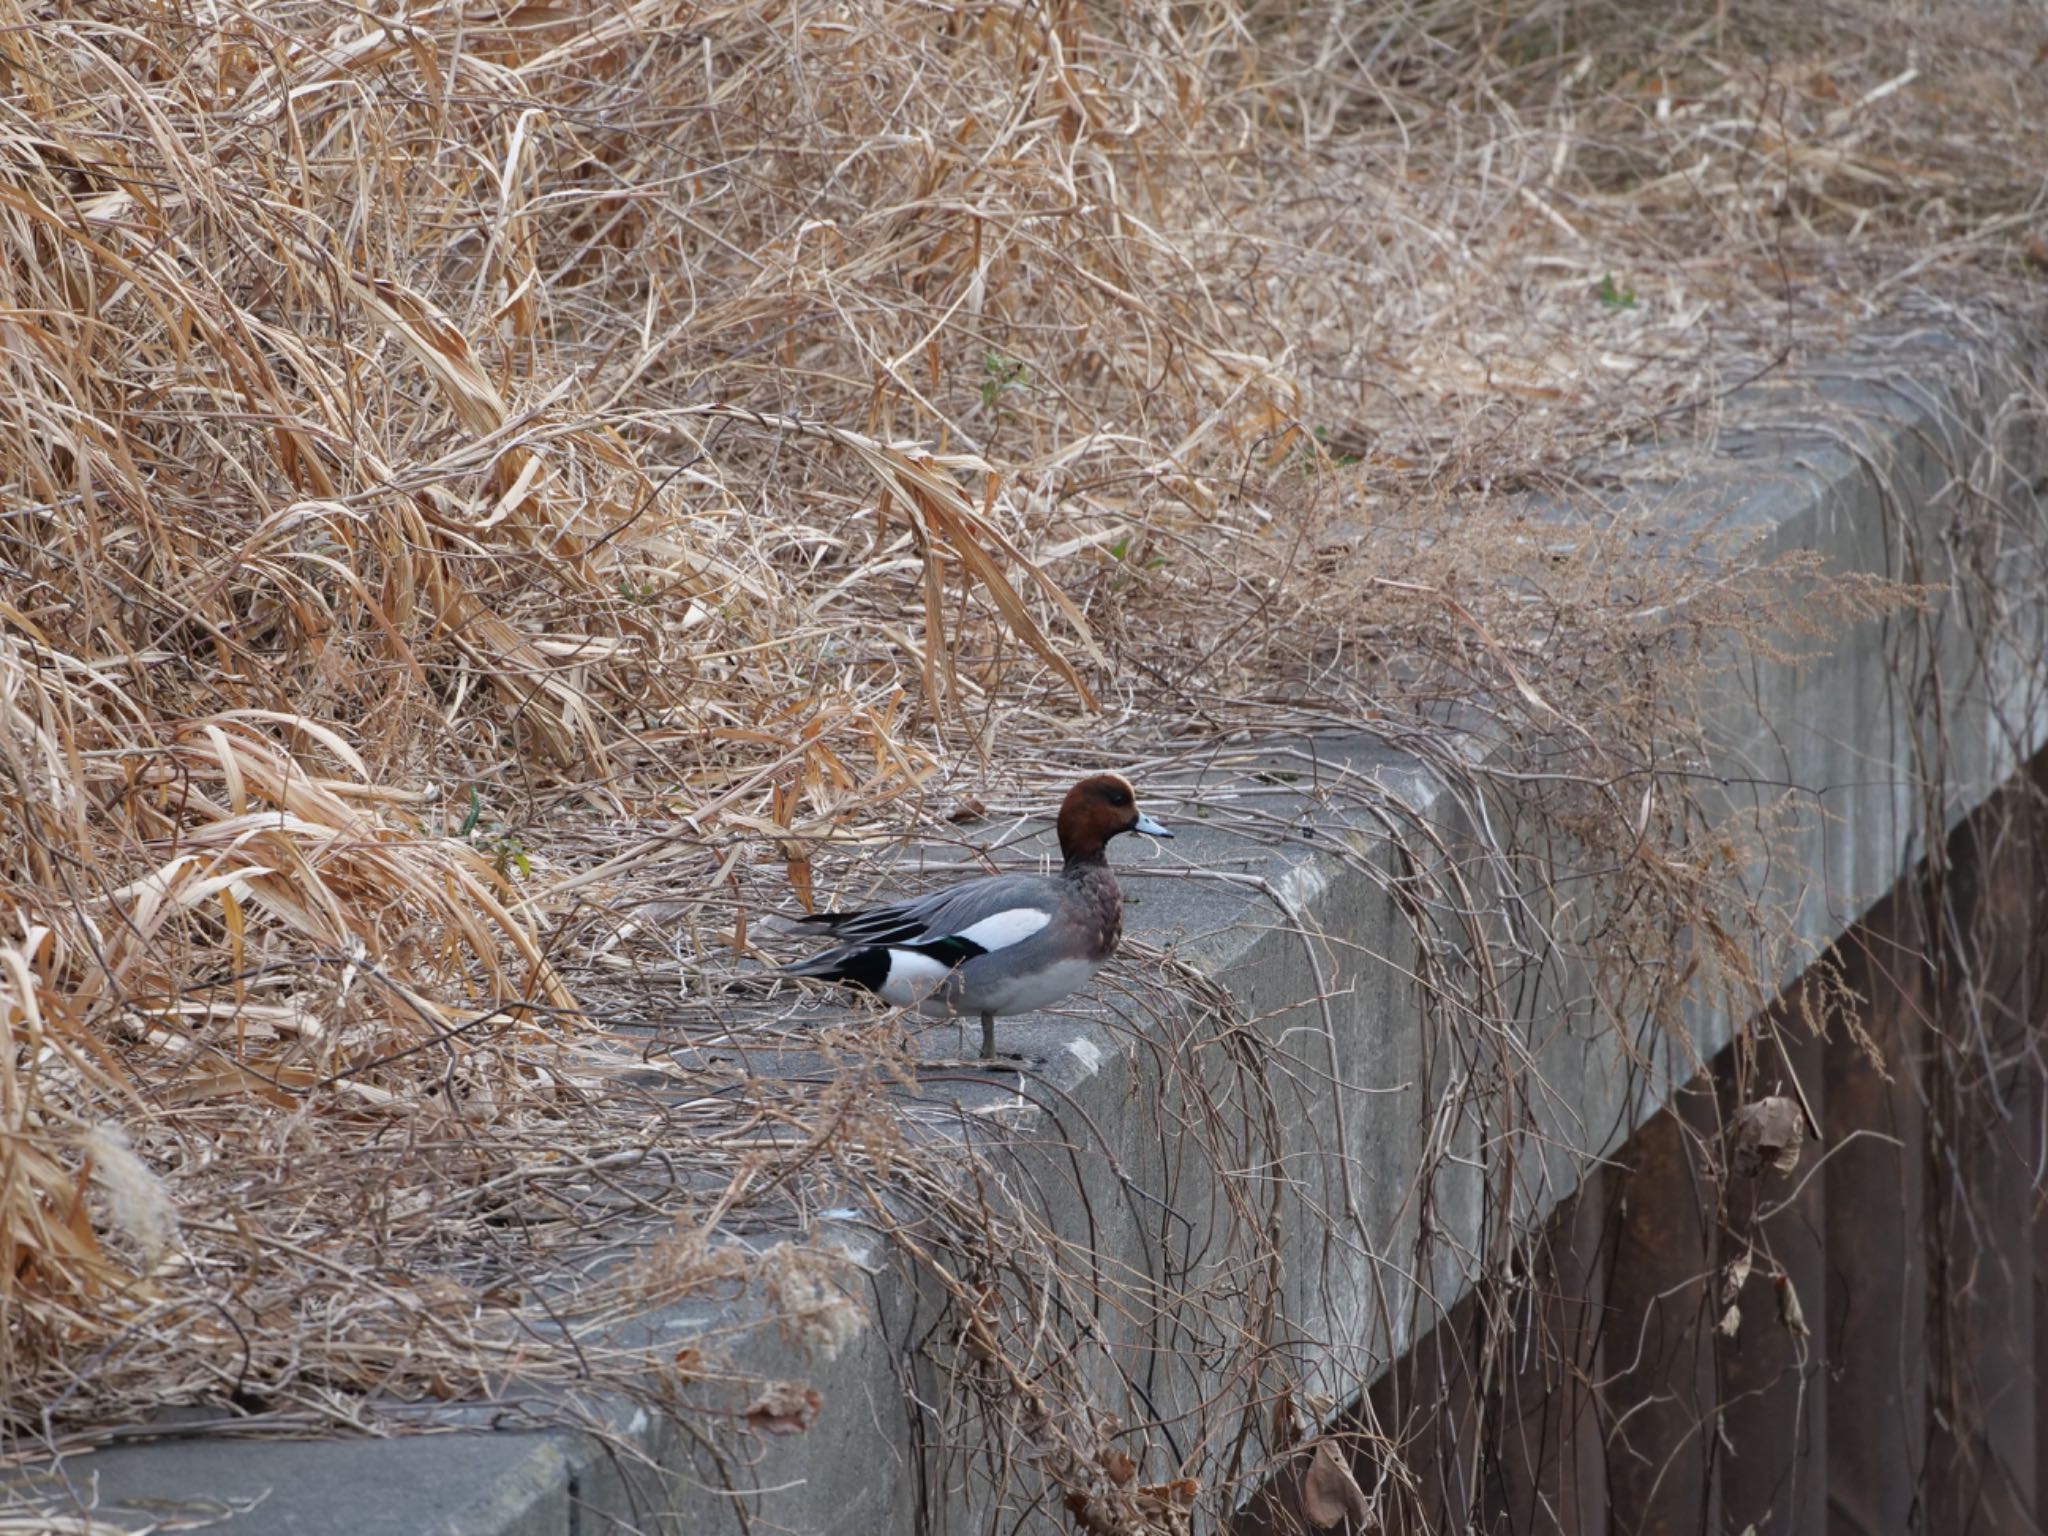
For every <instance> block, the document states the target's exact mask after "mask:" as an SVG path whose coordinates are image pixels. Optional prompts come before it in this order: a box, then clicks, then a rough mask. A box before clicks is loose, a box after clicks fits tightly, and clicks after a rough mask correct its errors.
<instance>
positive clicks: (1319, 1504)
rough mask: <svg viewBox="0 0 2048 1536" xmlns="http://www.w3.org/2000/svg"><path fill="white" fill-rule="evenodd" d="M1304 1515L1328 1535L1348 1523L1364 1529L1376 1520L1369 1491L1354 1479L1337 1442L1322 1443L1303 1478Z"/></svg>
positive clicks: (1302, 1510)
mask: <svg viewBox="0 0 2048 1536" xmlns="http://www.w3.org/2000/svg"><path fill="white" fill-rule="evenodd" d="M1301 1513H1302V1517H1303V1518H1304V1519H1306V1520H1307V1521H1308V1523H1309V1524H1310V1525H1312V1526H1314V1527H1315V1528H1316V1529H1317V1530H1319V1531H1327V1530H1328V1529H1330V1527H1332V1526H1334V1525H1336V1524H1338V1523H1339V1522H1341V1521H1344V1520H1349V1521H1351V1522H1353V1523H1354V1524H1356V1525H1358V1526H1360V1527H1364V1526H1365V1524H1366V1522H1367V1521H1368V1520H1370V1519H1371V1518H1372V1509H1371V1506H1369V1505H1368V1504H1367V1503H1366V1502H1365V1490H1364V1489H1363V1488H1360V1487H1359V1486H1358V1479H1357V1478H1355V1477H1353V1476H1352V1475H1351V1468H1350V1467H1349V1466H1348V1465H1347V1464H1346V1463H1345V1459H1344V1457H1343V1455H1342V1454H1341V1453H1340V1452H1339V1451H1338V1449H1337V1442H1336V1441H1334V1440H1323V1441H1320V1442H1318V1444H1317V1445H1316V1450H1315V1455H1314V1456H1312V1457H1310V1458H1309V1464H1308V1469H1307V1470H1306V1471H1305V1472H1303V1473H1302V1475H1301Z"/></svg>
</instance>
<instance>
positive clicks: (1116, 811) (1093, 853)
mask: <svg viewBox="0 0 2048 1536" xmlns="http://www.w3.org/2000/svg"><path fill="white" fill-rule="evenodd" d="M1119 832H1142V833H1143V834H1144V835H1145V836H1147V837H1171V836H1173V834H1172V833H1171V832H1169V831H1167V830H1166V828H1164V827H1162V826H1161V825H1159V823H1158V822H1156V821H1154V820H1153V819H1152V818H1151V817H1150V816H1147V815H1146V814H1145V813H1144V812H1143V811H1141V810H1139V809H1138V792H1137V791H1136V790H1135V789H1132V788H1131V781H1130V780H1129V779H1127V778H1125V777H1124V776H1123V775H1122V774H1120V773H1097V774H1093V775H1091V776H1089V777H1088V778H1085V779H1083V780H1082V781H1081V782H1080V783H1078V784H1076V785H1075V786H1074V787H1073V788H1072V789H1070V790H1068V791H1067V798H1066V799H1064V800H1062V801H1061V802H1060V818H1059V833H1060V853H1061V854H1062V855H1063V856H1064V857H1065V859H1066V861H1067V862H1068V863H1069V864H1091V863H1094V862H1096V861H1097V860H1099V859H1101V857H1102V851H1103V849H1104V848H1105V847H1107V846H1108V844H1109V840H1110V839H1111V838H1112V837H1115V836H1116V835H1117V834H1118V833H1119Z"/></svg>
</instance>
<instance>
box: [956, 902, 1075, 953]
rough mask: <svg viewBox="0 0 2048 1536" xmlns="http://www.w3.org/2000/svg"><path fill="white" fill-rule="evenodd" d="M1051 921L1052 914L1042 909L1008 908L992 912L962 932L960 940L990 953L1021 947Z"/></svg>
mask: <svg viewBox="0 0 2048 1536" xmlns="http://www.w3.org/2000/svg"><path fill="white" fill-rule="evenodd" d="M1051 921H1052V914H1051V913H1050V912H1048V911H1046V910H1045V909H1044V908H1043V907H1011V908H1010V909H1009V910H1008V911H1007V912H991V913H990V914H989V915H988V916H987V917H984V918H983V919H982V920H981V921H980V922H978V923H974V924H971V925H970V926H968V927H966V928H962V929H961V930H960V933H959V937H961V938H963V939H965V940H966V941H967V942H968V943H970V944H978V945H979V946H981V948H983V949H985V950H989V951H991V952H992V951H995V950H998V949H1008V948H1009V947H1010V946H1011V945H1012V944H1021V943H1023V942H1024V941H1025V940H1026V939H1028V938H1030V937H1031V935H1033V934H1034V933H1036V932H1038V930H1039V929H1041V928H1043V927H1044V926H1045V925H1046V924H1047V923H1049V922H1051Z"/></svg>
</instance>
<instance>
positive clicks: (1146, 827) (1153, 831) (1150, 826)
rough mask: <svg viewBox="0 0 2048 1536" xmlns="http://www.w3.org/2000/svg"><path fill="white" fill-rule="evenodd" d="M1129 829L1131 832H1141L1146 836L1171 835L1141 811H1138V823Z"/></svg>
mask: <svg viewBox="0 0 2048 1536" xmlns="http://www.w3.org/2000/svg"><path fill="white" fill-rule="evenodd" d="M1131 830H1132V831H1133V832H1142V833H1144V834H1145V835H1146V836H1147V837H1171V836H1173V834H1172V833H1171V832H1169V831H1167V830H1166V828H1164V827H1162V826H1161V825H1159V823H1158V822H1156V821H1154V820H1153V819H1152V818H1151V817H1150V816H1147V815H1146V814H1145V813H1144V812H1143V811H1140V812H1138V824H1137V825H1136V826H1134V827H1132V828H1131Z"/></svg>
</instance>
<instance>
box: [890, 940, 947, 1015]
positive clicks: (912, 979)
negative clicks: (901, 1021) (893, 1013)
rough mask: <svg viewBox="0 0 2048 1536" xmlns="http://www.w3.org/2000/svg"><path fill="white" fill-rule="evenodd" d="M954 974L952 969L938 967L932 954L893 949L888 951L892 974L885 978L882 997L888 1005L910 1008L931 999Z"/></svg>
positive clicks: (942, 966) (939, 965)
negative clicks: (943, 982) (941, 983)
mask: <svg viewBox="0 0 2048 1536" xmlns="http://www.w3.org/2000/svg"><path fill="white" fill-rule="evenodd" d="M951 974H952V968H951V967H950V966H944V965H941V964H939V962H938V961H936V960H934V959H933V958H932V957H931V956H930V955H920V954H918V953H917V952H916V951H915V950H910V949H892V950H890V951H889V974H888V975H887V976H885V977H883V978H882V985H881V988H880V992H879V995H880V997H881V999H882V1001H883V1002H885V1003H893V1004H895V1006H897V1007H898V1008H908V1007H911V1006H912V1005H914V1004H917V1003H921V1002H923V1001H925V1000H926V999H927V998H929V997H930V996H931V995H932V993H934V992H935V991H937V990H938V987H939V983H940V982H942V981H944V980H945V979H946V978H947V977H948V976H949V975H951Z"/></svg>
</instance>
